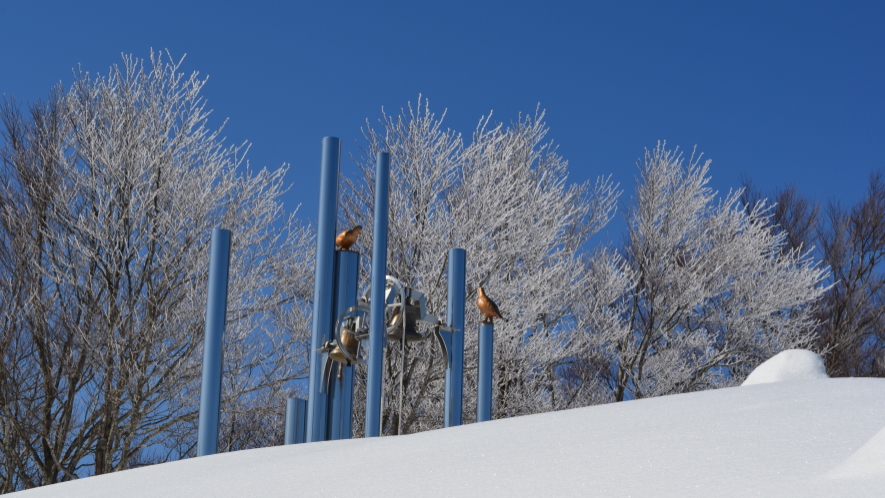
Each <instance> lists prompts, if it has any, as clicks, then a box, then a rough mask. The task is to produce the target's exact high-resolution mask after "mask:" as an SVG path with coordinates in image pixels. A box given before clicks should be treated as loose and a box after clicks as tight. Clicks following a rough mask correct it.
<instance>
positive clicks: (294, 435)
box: [284, 398, 307, 444]
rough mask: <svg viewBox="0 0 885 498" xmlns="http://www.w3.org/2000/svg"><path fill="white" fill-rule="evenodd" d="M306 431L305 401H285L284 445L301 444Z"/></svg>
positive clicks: (294, 399) (295, 399)
mask: <svg viewBox="0 0 885 498" xmlns="http://www.w3.org/2000/svg"><path fill="white" fill-rule="evenodd" d="M306 429H307V400H306V399H300V398H289V399H288V400H287V401H286V437H285V440H284V442H285V444H301V443H303V442H304V433H305V430H306Z"/></svg>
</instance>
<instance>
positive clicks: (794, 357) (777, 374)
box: [741, 349, 830, 386]
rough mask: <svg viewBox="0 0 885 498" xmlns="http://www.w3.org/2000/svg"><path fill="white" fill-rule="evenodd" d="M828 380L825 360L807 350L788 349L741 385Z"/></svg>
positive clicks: (771, 359)
mask: <svg viewBox="0 0 885 498" xmlns="http://www.w3.org/2000/svg"><path fill="white" fill-rule="evenodd" d="M828 378H830V376H829V375H827V369H826V367H825V366H824V360H823V358H821V357H820V356H819V355H818V354H817V353H813V352H811V351H808V350H807V349H788V350H786V351H781V352H780V353H778V354H776V355H774V356H772V357H771V358H769V359H768V360H766V361H765V362H764V363H763V364H761V365H759V366H758V367H756V369H755V370H753V372H752V373H750V375H749V376H748V377H747V380H745V381H744V383H743V384H741V385H742V386H751V385H753V384H767V383H769V382H784V381H788V380H812V379H828Z"/></svg>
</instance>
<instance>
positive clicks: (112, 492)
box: [22, 379, 885, 498]
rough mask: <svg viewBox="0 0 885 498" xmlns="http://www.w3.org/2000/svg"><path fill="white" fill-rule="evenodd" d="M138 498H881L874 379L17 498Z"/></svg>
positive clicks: (883, 424)
mask: <svg viewBox="0 0 885 498" xmlns="http://www.w3.org/2000/svg"><path fill="white" fill-rule="evenodd" d="M146 496H151V497H181V498H184V497H213V498H226V497H282V496H286V497H296V496H326V497H334V496H342V497H344V496H346V497H422V498H423V497H460V496H482V497H498V496H507V497H510V496H541V497H546V496H599V497H628V496H632V497H667V496H674V497H676V496H678V497H692V496H703V497H709V496H728V497H751V496H782V497H802V498H805V497H828V498H829V497H841V496H844V497H883V496H885V379H883V380H879V379H816V380H798V381H791V382H777V383H767V384H759V385H753V386H747V387H734V388H729V389H720V390H715V391H704V392H698V393H692V394H683V395H676V396H665V397H661V398H653V399H645V400H639V401H628V402H624V403H614V404H609V405H601V406H593V407H588V408H580V409H575V410H567V411H561V412H555V413H548V414H542V415H532V416H526V417H518V418H512V419H507V420H499V421H493V422H485V423H481V424H471V425H466V426H462V427H456V428H451V429H442V430H436V431H430V432H425V433H422V434H415V435H410V436H400V437H384V438H375V439H354V440H348V441H332V442H324V443H312V444H300V445H291V446H278V447H273V448H264V449H258V450H249V451H240V452H235V453H227V454H220V455H214V456H209V457H203V458H194V459H189V460H182V461H178V462H173V463H167V464H162V465H155V466H152V467H145V468H141V469H136V470H128V471H125V472H119V473H115V474H109V475H103V476H98V477H90V478H86V479H82V480H78V481H73V482H68V483H63V484H56V485H52V486H47V487H43V488H37V489H33V490H28V491H24V492H22V498H37V497H53V498H55V497H58V498H61V497H65V498H76V497H89V498H103V497H107V498H110V497H114V498H118V497H124V498H136V497H146Z"/></svg>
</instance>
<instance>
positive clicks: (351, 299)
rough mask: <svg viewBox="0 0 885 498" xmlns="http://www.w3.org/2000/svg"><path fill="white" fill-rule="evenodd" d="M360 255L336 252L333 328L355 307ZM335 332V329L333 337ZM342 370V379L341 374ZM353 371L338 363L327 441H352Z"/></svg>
mask: <svg viewBox="0 0 885 498" xmlns="http://www.w3.org/2000/svg"><path fill="white" fill-rule="evenodd" d="M359 271H360V255H359V253H358V252H351V251H338V252H336V253H335V313H334V314H333V316H332V327H335V326H336V325H335V323H336V321H337V320H338V317H339V316H341V314H342V313H344V312H345V311H347V310H348V309H349V308H351V307H353V306H356V295H357V290H358V289H357V286H358V283H359ZM335 332H336V330H334V329H333V331H332V333H333V334H334V333H335ZM339 369H341V378H340V379H339V378H338V377H339V376H338V371H339ZM353 369H354V367H353V366H352V365H351V366H346V365H343V364H340V363H336V364H335V369H334V370H333V371H332V378H331V379H330V383H329V384H330V385H329V394H328V396H329V414H328V424H327V426H326V440H328V441H332V440H336V439H350V437H351V435H352V431H351V429H352V425H353Z"/></svg>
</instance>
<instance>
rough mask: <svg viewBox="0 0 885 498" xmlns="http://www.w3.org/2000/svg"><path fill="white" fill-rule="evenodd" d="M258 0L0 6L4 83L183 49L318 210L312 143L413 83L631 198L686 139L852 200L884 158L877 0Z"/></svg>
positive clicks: (742, 167) (762, 181)
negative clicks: (651, 158)
mask: <svg viewBox="0 0 885 498" xmlns="http://www.w3.org/2000/svg"><path fill="white" fill-rule="evenodd" d="M269 3H270V2H259V1H251V2H203V3H202V4H201V5H197V2H184V1H175V2H171V1H157V0H155V1H150V2H131V3H129V2H120V1H115V2H110V1H88V0H87V1H80V2H70V1H65V2H60V1H58V2H53V1H46V2H24V1H20V2H13V1H10V0H2V1H0V94H5V95H7V96H14V97H16V98H17V99H19V100H24V101H33V100H35V99H39V98H43V97H45V96H46V95H47V93H48V91H49V89H50V87H52V86H53V85H54V84H55V83H57V82H58V81H62V82H63V83H65V84H66V85H67V84H68V83H69V82H70V80H71V69H72V68H73V67H75V66H76V65H77V64H81V65H82V67H83V68H84V69H86V70H88V71H90V72H93V73H95V72H99V73H102V74H106V73H107V69H108V67H109V66H110V65H112V64H115V63H119V62H120V61H121V58H120V54H121V53H124V52H125V53H132V54H135V55H137V56H139V57H147V56H148V54H149V50H150V49H151V48H153V49H155V50H158V49H159V50H164V49H169V50H170V51H171V52H172V54H173V55H174V56H176V57H178V56H181V55H183V54H187V58H186V59H185V64H184V69H185V70H186V71H188V72H190V71H199V72H200V73H201V74H202V75H209V76H210V79H209V84H208V85H207V86H206V88H205V93H204V95H205V97H206V98H207V99H208V102H209V104H208V105H209V107H210V108H212V109H214V114H213V120H214V123H215V124H216V125H217V124H220V123H221V120H222V119H223V118H229V122H228V125H227V127H226V133H225V135H226V136H227V137H228V140H230V141H231V142H233V143H239V142H242V141H243V140H249V141H251V142H252V143H253V146H252V150H251V152H250V154H249V158H250V162H251V164H252V166H253V167H260V166H268V167H277V166H279V165H280V164H282V163H284V162H286V163H290V164H291V165H292V168H291V170H290V173H289V177H288V180H289V181H290V182H292V183H293V184H294V185H293V188H292V190H291V193H290V195H289V196H288V197H287V199H286V203H287V206H288V207H289V208H294V207H295V206H296V205H298V204H299V203H300V204H303V207H302V211H301V212H302V214H303V215H305V216H306V217H309V218H313V217H314V216H315V215H316V210H317V194H316V190H317V188H318V169H319V160H320V141H321V139H322V137H323V136H326V135H332V136H338V137H341V138H342V139H343V140H344V147H345V154H346V153H348V152H357V148H356V146H355V140H357V139H359V138H360V137H361V135H360V127H361V126H363V124H364V122H365V119H366V118H369V119H370V120H372V121H373V122H374V121H376V120H377V118H378V117H380V109H381V107H382V106H383V107H384V108H386V109H388V110H398V109H399V108H400V107H403V106H405V105H406V104H407V103H408V102H409V101H411V102H413V103H414V102H415V100H416V99H417V96H418V94H423V95H424V96H425V97H427V98H429V99H430V103H431V108H432V109H434V110H436V111H437V112H438V113H441V112H442V111H443V110H444V109H446V108H447V109H448V117H447V119H446V123H447V124H448V126H449V127H451V128H453V129H456V130H459V131H461V132H462V133H464V134H466V135H469V134H470V132H471V131H472V130H473V128H474V127H475V124H476V121H477V120H478V119H479V117H480V116H481V115H483V114H485V113H487V112H488V111H489V110H494V115H495V116H496V117H497V118H498V119H499V120H502V121H505V122H508V121H510V120H512V119H514V118H515V117H516V116H517V114H518V113H519V112H523V113H526V112H528V113H531V112H533V111H534V109H535V106H536V105H537V104H538V103H539V102H540V104H541V106H542V107H543V108H545V109H547V121H548V123H549V125H550V127H551V133H550V135H549V136H550V137H551V138H553V139H554V140H555V141H556V142H557V143H558V144H559V145H560V149H559V150H560V153H561V154H562V155H563V156H564V157H565V158H567V159H568V160H569V162H570V169H571V175H572V178H573V179H574V180H576V181H583V180H586V179H588V178H594V177H596V176H598V175H600V174H609V173H611V174H613V176H614V178H615V179H616V180H618V181H620V182H621V183H622V185H623V186H624V187H626V190H627V193H628V195H629V193H630V192H631V191H632V188H633V177H634V174H635V172H636V168H635V162H636V159H637V158H638V157H639V156H640V155H641V154H642V152H643V148H645V147H652V146H654V144H655V143H656V141H657V140H661V139H665V140H667V141H668V144H670V145H673V146H675V145H679V146H681V147H682V148H683V149H688V150H690V149H691V148H692V147H693V146H694V145H695V144H697V146H698V148H699V150H701V151H703V152H704V153H705V154H706V156H707V157H709V158H712V159H713V165H712V176H713V185H714V187H715V188H717V189H719V190H720V191H725V190H727V189H728V188H731V187H737V186H738V185H739V179H740V176H741V174H743V173H746V174H749V175H750V176H752V177H753V179H754V180H755V181H756V183H757V184H758V185H759V186H760V187H762V188H763V189H765V190H770V189H772V188H774V187H777V186H782V185H783V184H785V183H788V182H795V183H797V184H798V186H799V187H800V189H801V191H802V192H804V193H806V194H809V195H813V196H817V197H818V198H819V199H821V200H825V199H827V198H830V197H834V198H837V199H841V200H843V201H845V202H851V201H853V200H855V199H856V198H858V197H859V196H860V195H861V194H862V192H863V189H864V188H865V184H866V179H867V176H868V174H869V172H870V171H873V170H875V169H879V168H883V167H885V160H883V147H882V145H883V144H885V140H883V139H885V2H882V1H878V2H844V1H843V2H815V1H802V2H780V1H778V2H772V1H741V2H709V1H707V2H700V1H698V2H670V3H665V2H636V1H630V2H605V3H603V2H557V1H552V0H551V1H542V2H538V1H533V2H523V1H508V2H462V1H446V2H427V3H422V2H391V1H388V2H351V3H340V2H335V3H333V2H278V3H277V5H275V6H273V7H269V6H267V4H269ZM342 167H343V169H345V170H351V169H352V166H351V165H350V163H349V161H347V162H345V163H343V164H342ZM610 235H611V236H612V238H619V234H615V233H613V234H610Z"/></svg>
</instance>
